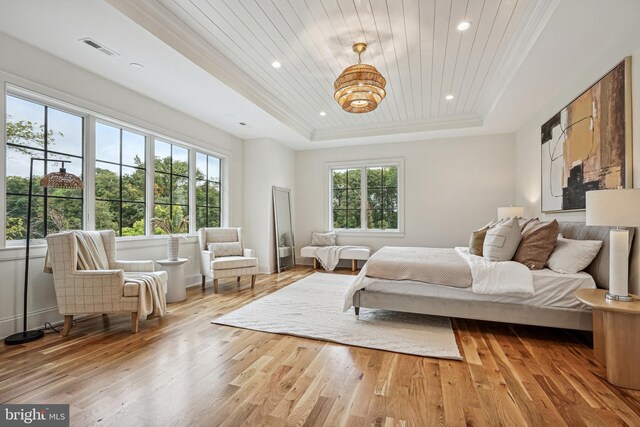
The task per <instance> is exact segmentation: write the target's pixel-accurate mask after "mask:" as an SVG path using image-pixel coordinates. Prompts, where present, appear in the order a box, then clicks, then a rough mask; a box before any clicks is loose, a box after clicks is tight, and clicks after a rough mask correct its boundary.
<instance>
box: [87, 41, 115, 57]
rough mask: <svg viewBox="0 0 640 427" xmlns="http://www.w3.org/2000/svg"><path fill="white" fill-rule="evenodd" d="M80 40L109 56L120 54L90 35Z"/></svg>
mask: <svg viewBox="0 0 640 427" xmlns="http://www.w3.org/2000/svg"><path fill="white" fill-rule="evenodd" d="M80 41H81V42H82V43H84V44H86V45H87V46H91V47H92V48H94V49H97V50H99V51H100V52H102V53H104V54H105V55H108V56H119V54H118V53H117V52H115V51H113V50H111V49H109V48H108V47H106V46H105V45H102V44H100V43H98V42H97V41H95V40H93V39H91V38H89V37H85V38H83V39H80Z"/></svg>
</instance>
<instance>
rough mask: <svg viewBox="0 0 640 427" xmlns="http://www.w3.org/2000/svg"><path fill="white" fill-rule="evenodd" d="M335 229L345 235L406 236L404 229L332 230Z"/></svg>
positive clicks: (339, 233)
mask: <svg viewBox="0 0 640 427" xmlns="http://www.w3.org/2000/svg"><path fill="white" fill-rule="evenodd" d="M331 231H335V232H336V233H337V234H338V236H343V237H396V238H398V237H404V231H401V230H390V231H383V230H331Z"/></svg>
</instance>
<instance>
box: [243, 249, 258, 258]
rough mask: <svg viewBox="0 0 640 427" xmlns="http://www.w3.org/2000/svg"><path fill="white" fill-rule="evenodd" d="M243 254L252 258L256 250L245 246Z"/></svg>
mask: <svg viewBox="0 0 640 427" xmlns="http://www.w3.org/2000/svg"><path fill="white" fill-rule="evenodd" d="M244 256H246V257H252V258H253V257H255V256H256V251H255V250H253V249H247V248H245V249H244Z"/></svg>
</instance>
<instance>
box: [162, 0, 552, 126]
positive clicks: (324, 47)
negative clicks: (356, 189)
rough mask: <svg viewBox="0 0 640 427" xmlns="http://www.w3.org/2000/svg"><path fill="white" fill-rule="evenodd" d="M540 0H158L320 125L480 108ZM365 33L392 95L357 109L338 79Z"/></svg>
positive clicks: (451, 114)
mask: <svg viewBox="0 0 640 427" xmlns="http://www.w3.org/2000/svg"><path fill="white" fill-rule="evenodd" d="M535 1H540V0H160V2H161V3H162V4H163V5H164V6H165V7H166V9H167V10H168V11H169V12H170V13H171V14H173V15H174V16H175V18H176V19H178V20H180V21H181V22H182V23H183V24H186V25H187V26H188V27H189V28H191V29H192V30H193V31H194V32H196V33H197V34H198V35H199V36H200V37H201V38H203V39H204V40H205V41H206V42H207V43H209V44H210V45H211V46H212V47H214V48H215V49H216V50H217V51H219V52H221V53H222V54H223V55H224V56H225V57H226V58H227V59H228V60H230V61H231V62H232V63H233V64H235V65H236V66H237V67H238V68H239V69H240V70H241V71H243V72H244V73H246V74H247V75H248V76H250V77H251V78H252V79H253V80H254V81H255V82H256V83H257V84H258V85H259V88H258V89H259V90H261V91H264V92H266V93H268V94H269V95H270V96H271V97H273V98H274V99H275V100H276V101H277V102H279V104H280V105H282V106H283V107H284V109H285V110H287V109H288V110H289V111H291V113H292V114H293V113H295V115H298V116H302V117H303V118H304V121H305V122H306V123H305V124H306V125H309V126H310V127H311V128H312V129H313V130H314V131H322V130H330V129H349V128H358V127H365V126H385V125H400V126H401V125H402V124H403V123H405V124H406V123H423V122H433V121H443V120H453V119H455V118H459V117H482V116H483V115H484V114H485V113H486V111H482V109H483V108H485V109H486V105H488V104H491V102H492V101H493V99H486V98H487V97H489V98H490V97H491V96H494V95H495V94H492V93H489V92H490V91H491V87H492V86H493V87H495V83H496V82H495V81H494V80H495V79H496V78H497V77H499V76H500V73H499V72H497V71H498V68H499V66H500V64H501V62H502V61H503V60H504V58H505V56H506V55H507V54H508V53H509V49H512V50H513V49H517V48H518V47H519V46H518V44H517V43H514V40H515V39H516V38H517V37H518V35H520V34H521V33H522V28H523V27H524V24H525V23H526V22H527V20H528V19H531V16H532V15H533V14H534V13H535V8H534V7H532V3H535ZM462 21H469V22H471V27H470V28H469V29H468V30H467V31H464V32H462V31H459V30H458V29H457V25H458V24H459V23H460V22H462ZM360 41H364V42H366V43H368V45H369V48H368V50H367V52H366V53H365V55H364V56H363V62H366V63H369V64H372V65H374V66H375V67H376V68H377V69H378V70H379V71H380V72H381V73H382V75H383V76H384V77H385V78H386V79H387V97H386V99H385V100H384V101H383V102H382V104H381V105H380V106H379V107H378V109H377V110H375V111H374V112H372V113H368V114H349V113H346V112H343V111H342V110H341V109H340V107H339V106H338V105H337V103H336V102H335V101H334V100H333V82H334V80H335V79H336V77H337V76H338V75H340V73H341V72H342V70H343V69H344V68H346V67H347V66H349V65H351V64H353V63H355V62H356V61H357V56H356V55H355V54H354V53H353V52H352V50H351V46H352V44H353V43H354V42H360ZM274 61H278V62H280V63H281V64H282V66H281V67H280V68H278V69H276V68H273V67H272V65H271V64H272V63H273V62H274ZM449 94H451V95H453V99H452V100H446V99H445V97H446V95H449ZM321 111H324V112H326V113H327V114H326V116H321V115H320V112H321Z"/></svg>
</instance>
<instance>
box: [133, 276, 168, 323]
mask: <svg viewBox="0 0 640 427" xmlns="http://www.w3.org/2000/svg"><path fill="white" fill-rule="evenodd" d="M124 280H125V282H127V283H137V284H138V286H139V290H138V319H147V318H151V317H164V316H165V315H166V314H167V297H166V295H165V294H164V290H163V289H162V281H161V280H160V277H158V275H157V274H151V273H124Z"/></svg>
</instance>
